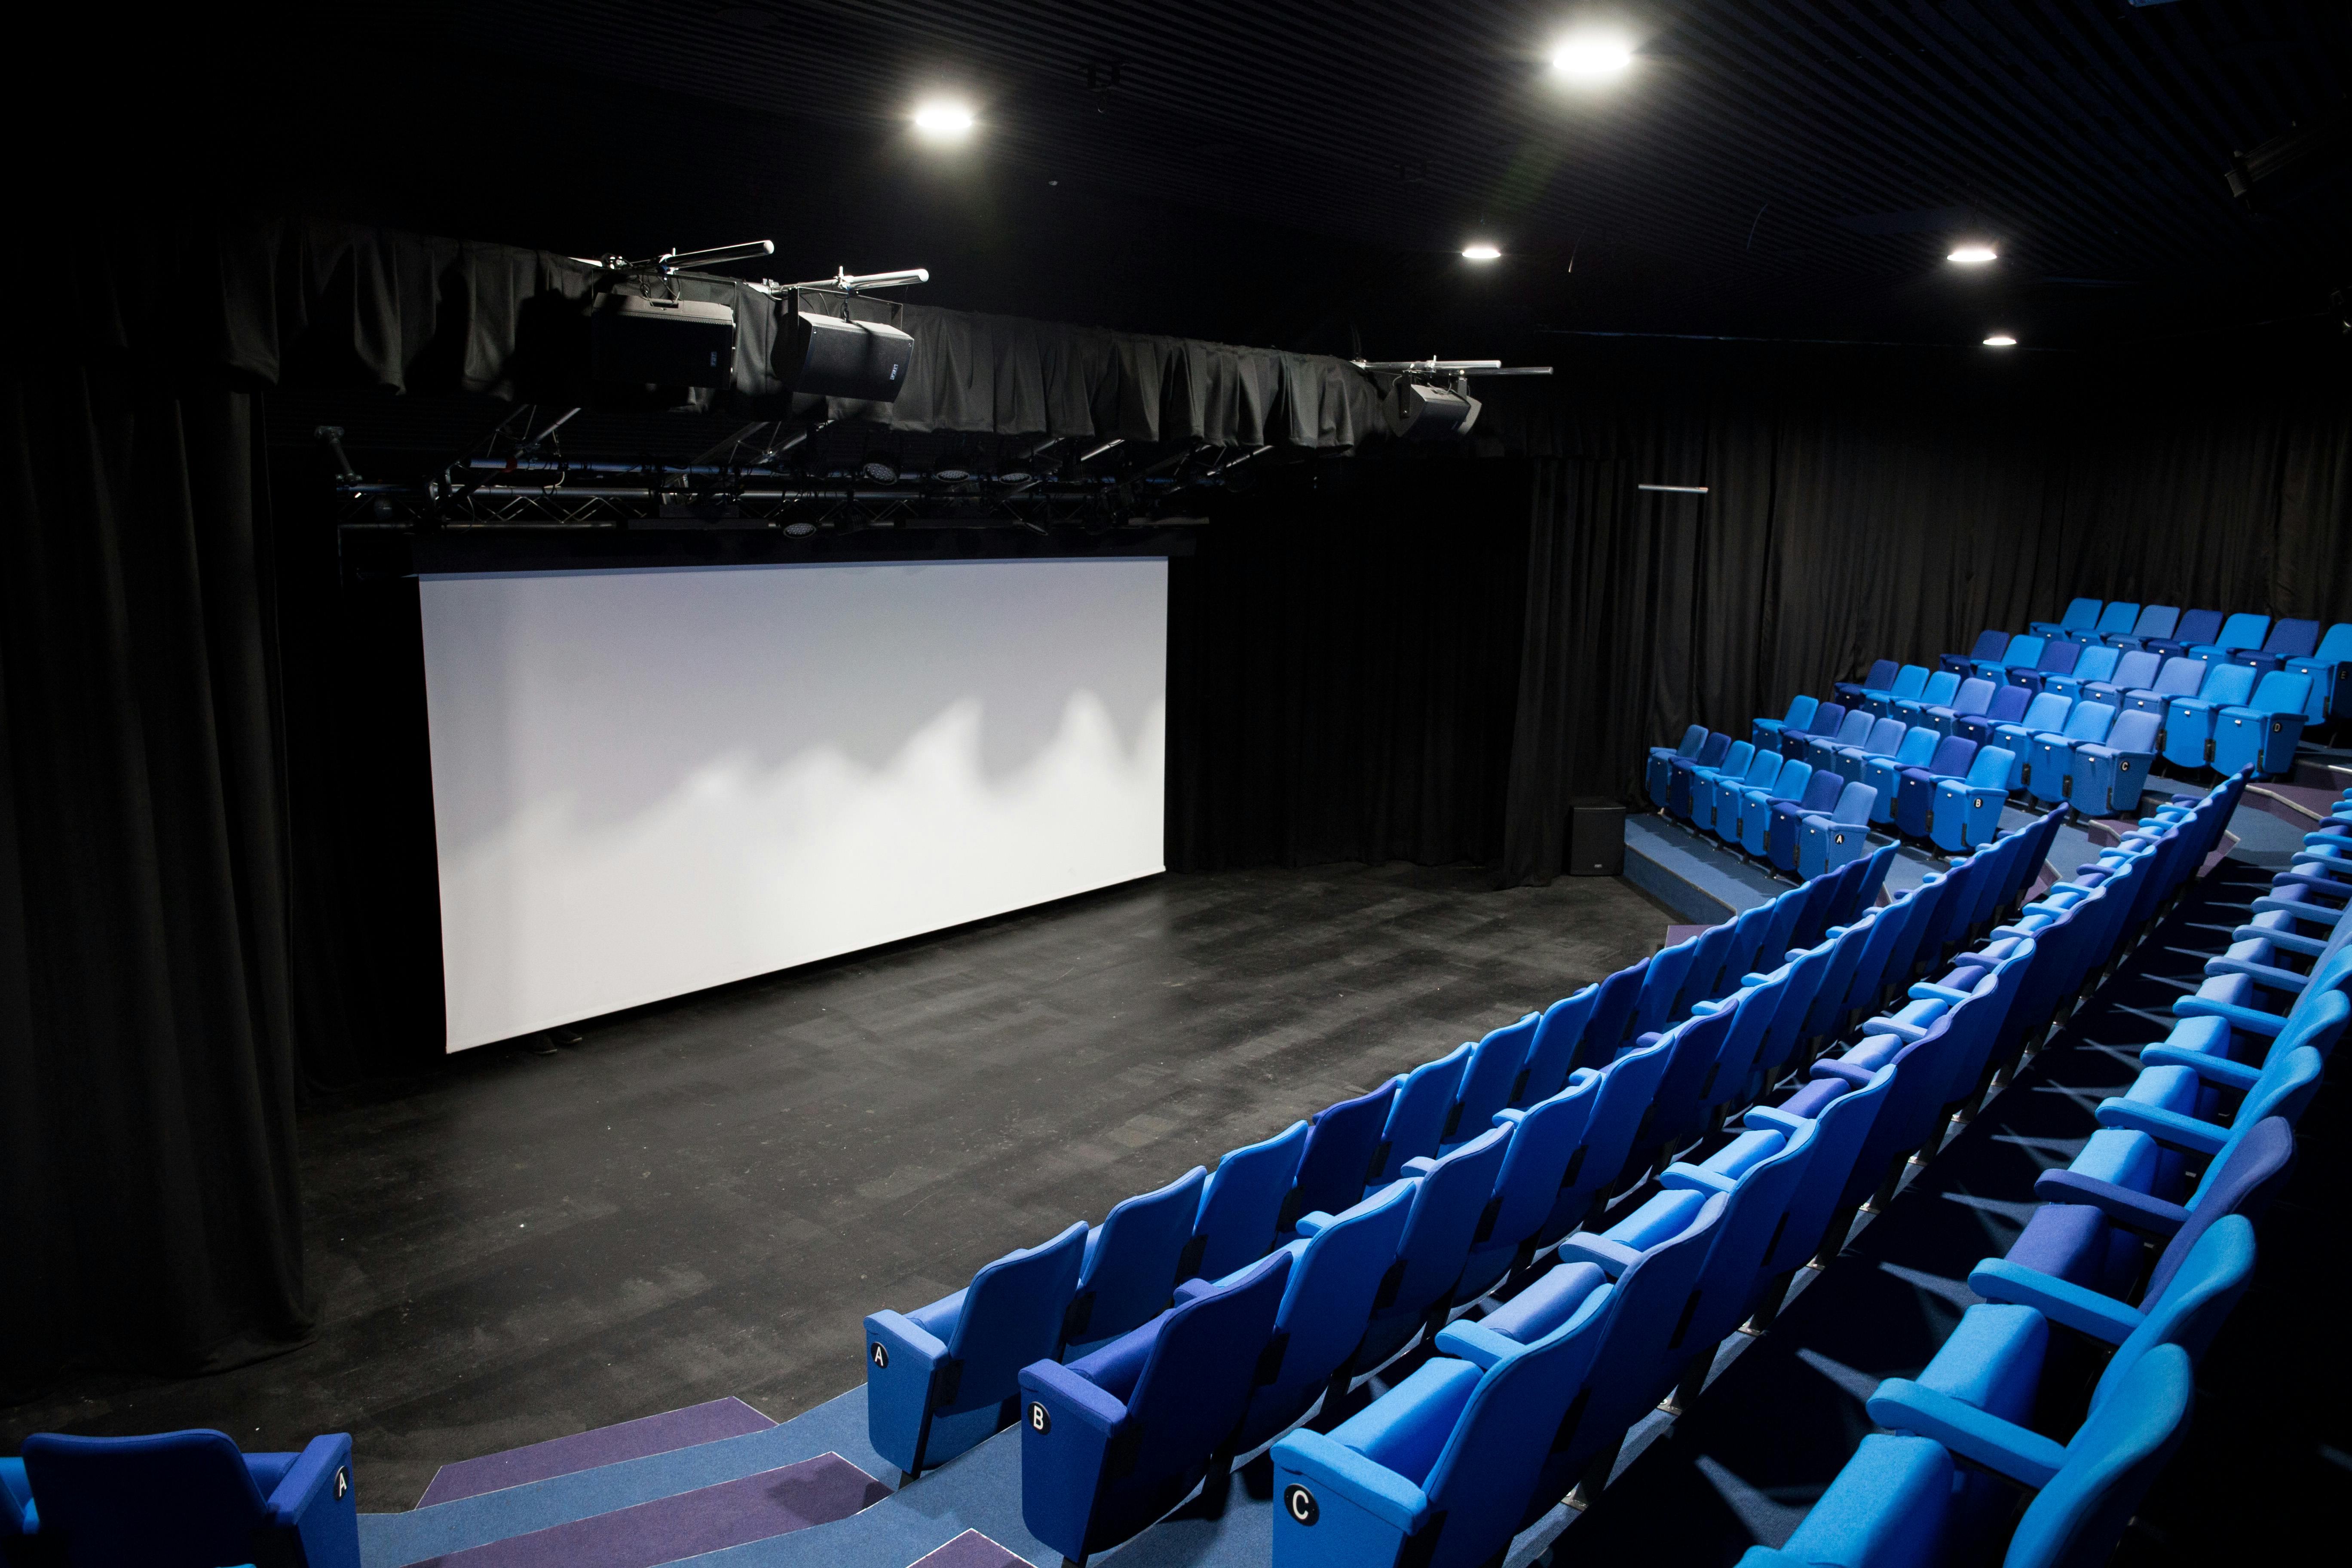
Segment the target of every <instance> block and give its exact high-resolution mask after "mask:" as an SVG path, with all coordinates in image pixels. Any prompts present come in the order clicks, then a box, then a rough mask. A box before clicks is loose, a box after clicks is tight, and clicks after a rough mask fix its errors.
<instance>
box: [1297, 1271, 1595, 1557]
mask: <svg viewBox="0 0 2352 1568" xmlns="http://www.w3.org/2000/svg"><path fill="white" fill-rule="evenodd" d="M1541 1284H1542V1286H1543V1289H1542V1291H1541V1294H1540V1297H1539V1299H1538V1300H1537V1301H1536V1302H1534V1303H1531V1305H1530V1309H1529V1310H1525V1311H1522V1312H1520V1313H1518V1314H1517V1316H1516V1317H1515V1318H1514V1319H1513V1320H1512V1321H1511V1322H1510V1324H1509V1325H1508V1326H1509V1327H1511V1328H1512V1329H1513V1330H1515V1331H1516V1332H1517V1338H1512V1337H1508V1336H1506V1335H1504V1334H1501V1333H1497V1332H1495V1331H1493V1330H1491V1329H1489V1328H1487V1327H1486V1325H1485V1324H1480V1323H1468V1322H1464V1323H1455V1324H1453V1325H1450V1326H1449V1327H1447V1328H1446V1329H1445V1330H1444V1331H1442V1332H1441V1333H1440V1334H1439V1335H1438V1345H1437V1348H1438V1350H1439V1352H1441V1353H1440V1354H1439V1355H1437V1356H1435V1357H1433V1358H1432V1359H1431V1360H1429V1361H1427V1362H1425V1363H1423V1364H1422V1365H1421V1366H1419V1367H1418V1368H1416V1369H1414V1371H1413V1373H1412V1375H1411V1376H1410V1377H1407V1378H1406V1379H1404V1381H1403V1382H1402V1383H1400V1384H1397V1386H1396V1387H1395V1388H1393V1389H1391V1390H1390V1391H1389V1392H1388V1393H1387V1394H1384V1395H1382V1396H1381V1398H1380V1399H1379V1400H1377V1401H1375V1402H1374V1403H1373V1404H1372V1405H1370V1406H1369V1407H1368V1408H1366V1409H1365V1410H1363V1411H1361V1412H1360V1413H1359V1414H1357V1415H1354V1416H1352V1417H1350V1418H1349V1420H1347V1421H1345V1422H1343V1423H1341V1424H1340V1425H1339V1426H1337V1427H1335V1428H1333V1429H1332V1431H1331V1432H1330V1433H1328V1435H1327V1434H1323V1433H1318V1432H1293V1433H1291V1434H1290V1435H1289V1436H1286V1437H1284V1438H1283V1439H1282V1441H1281V1442H1279V1443H1277V1444H1276V1445H1275V1447H1274V1455H1273V1458H1274V1469H1275V1489H1276V1497H1277V1498H1278V1499H1279V1500H1280V1504H1281V1506H1280V1507H1279V1508H1277V1509H1276V1517H1275V1522H1274V1542H1273V1558H1274V1561H1275V1562H1276V1563H1283V1564H1285V1565H1286V1568H1308V1565H1320V1564H1329V1565H1331V1568H1404V1565H1406V1564H1415V1565H1418V1568H1477V1565H1478V1564H1482V1563H1487V1562H1490V1561H1494V1560H1496V1559H1498V1558H1500V1557H1501V1556H1502V1554H1503V1553H1504V1552H1505V1551H1506V1550H1507V1549H1508V1547H1509V1545H1510V1542H1511V1537H1512V1536H1513V1535H1514V1534H1516V1533H1517V1531H1518V1530H1519V1528H1520V1521H1521V1520H1522V1519H1523V1518H1524V1516H1525V1515H1526V1513H1527V1511H1528V1507H1529V1503H1530V1500H1531V1499H1532V1497H1533V1495H1534V1492H1535V1487H1536V1478H1537V1473H1538V1470H1539V1469H1540V1468H1541V1466H1542V1461H1543V1446H1542V1444H1541V1443H1540V1442H1531V1441H1529V1439H1528V1435H1529V1434H1530V1433H1535V1434H1538V1435H1540V1434H1542V1433H1544V1432H1548V1431H1551V1430H1554V1429H1556V1428H1557V1427H1558V1426H1559V1425H1560V1422H1561V1419H1562V1417H1563V1415H1565V1413H1566V1412H1567V1410H1568V1408H1569V1406H1570V1403H1571V1402H1572V1401H1574V1400H1575V1399H1576V1397H1577V1395H1578V1392H1579V1390H1580V1389H1581V1388H1582V1387H1583V1385H1584V1383H1585V1380H1586V1378H1587V1376H1588V1374H1589V1373H1590V1372H1591V1366H1592V1363H1593V1361H1594V1358H1595V1356H1596V1354H1597V1353H1598V1352H1599V1350H1600V1348H1601V1343H1602V1341H1603V1339H1604V1338H1605V1337H1606V1335H1607V1334H1608V1332H1609V1329H1610V1325H1611V1324H1612V1321H1614V1314H1613V1312H1612V1307H1613V1305H1614V1300H1615V1297H1616V1294H1617V1289H1618V1287H1616V1286H1613V1285H1612V1284H1611V1283H1609V1281H1608V1279H1607V1277H1606V1276H1604V1275H1603V1274H1602V1273H1601V1270H1600V1269H1599V1268H1596V1267H1594V1266H1593V1265H1591V1264H1589V1263H1585V1264H1570V1265H1563V1266H1562V1267H1561V1268H1557V1269H1554V1270H1553V1271H1552V1273H1551V1274H1550V1275H1548V1276H1546V1278H1545V1279H1544V1280H1543V1281H1542V1282H1541ZM1515 1305H1516V1303H1515Z"/></svg>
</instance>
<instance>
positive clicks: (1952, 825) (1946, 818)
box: [1927, 746, 2017, 850]
mask: <svg viewBox="0 0 2352 1568" xmlns="http://www.w3.org/2000/svg"><path fill="white" fill-rule="evenodd" d="M2016 763H2017V756H2016V753H2015V752H2008V751H2004V750H2002V749H2001V748H2000V747H1999V746H1986V747H1984V748H1983V749H1982V750H1980V751H1979V752H1977V754H1976V755H1975V757H1974V758H1972V759H1970V761H1969V771H1968V772H1967V773H1965V774H1963V775H1962V776H1960V777H1959V778H1956V779H1938V780H1937V781H1936V788H1935V794H1934V795H1933V796H1932V797H1931V804H1930V805H1929V806H1928V808H1927V837H1929V838H1931V839H1933V840H1934V841H1935V844H1936V847H1937V848H1939V849H1951V850H1962V849H1973V848H1976V847H1978V846H1979V845H1982V844H1987V843H1990V841H1991V840H1992V839H1993V838H1994V837H1997V836H1998V835H1999V834H2000V808H2001V807H2002V806H2003V805H2007V804H2008V801H2009V775H2010V774H2011V772H2012V771H2014V769H2015V767H2016Z"/></svg>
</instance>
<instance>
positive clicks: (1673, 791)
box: [1663, 731, 1731, 821]
mask: <svg viewBox="0 0 2352 1568" xmlns="http://www.w3.org/2000/svg"><path fill="white" fill-rule="evenodd" d="M1730 752H1731V737H1730V736H1728V735H1725V734H1719V733H1717V732H1715V731H1708V733H1707V737H1706V740H1705V741H1704V742H1700V744H1699V748H1698V755H1696V756H1695V757H1682V756H1675V757H1668V758H1667V759H1666V795H1665V800H1664V803H1663V804H1664V806H1665V808H1666V815H1668V816H1679V817H1681V818H1683V819H1684V820H1685V821H1688V820H1689V818H1690V812H1691V802H1690V791H1691V780H1692V777H1693V776H1694V775H1695V774H1696V773H1697V771H1698V770H1699V769H1701V768H1716V767H1721V766H1722V765H1723V759H1724V758H1725V757H1726V756H1727V755H1729V754H1730Z"/></svg>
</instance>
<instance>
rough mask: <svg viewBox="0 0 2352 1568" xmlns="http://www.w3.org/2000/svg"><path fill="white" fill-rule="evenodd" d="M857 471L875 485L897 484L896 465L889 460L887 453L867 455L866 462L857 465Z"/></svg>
mask: <svg viewBox="0 0 2352 1568" xmlns="http://www.w3.org/2000/svg"><path fill="white" fill-rule="evenodd" d="M857 471H858V472H859V473H860V474H862V475H863V476H865V477H866V479H872V480H873V481H874V482H875V483H876V484H877V485H895V484H897V483H898V464H896V463H894V462H892V461H891V460H890V454H888V453H887V452H873V453H869V454H867V456H866V461H865V462H863V463H861V464H859V465H858V468H857Z"/></svg>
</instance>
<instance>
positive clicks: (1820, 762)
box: [1805, 708, 1877, 773]
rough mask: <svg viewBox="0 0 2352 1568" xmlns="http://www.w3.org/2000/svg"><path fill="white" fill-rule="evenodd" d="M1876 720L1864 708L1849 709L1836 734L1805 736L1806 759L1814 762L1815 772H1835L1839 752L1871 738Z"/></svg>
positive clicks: (1839, 723)
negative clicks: (1872, 727)
mask: <svg viewBox="0 0 2352 1568" xmlns="http://www.w3.org/2000/svg"><path fill="white" fill-rule="evenodd" d="M1876 722H1877V721H1876V720H1874V718H1872V717H1871V715H1870V714H1869V713H1868V712H1867V711H1865V710H1863V709H1860V708H1854V709H1849V710H1847V712H1846V716H1845V717H1844V718H1843V719H1841V720H1839V721H1838V727H1837V731H1836V732H1835V733H1834V734H1829V735H1809V736H1807V737H1806V738H1805V761H1807V762H1809V763H1812V764H1813V771H1814V772H1815V773H1821V772H1822V771H1823V770H1827V771H1829V772H1831V773H1835V772H1836V771H1837V764H1838V753H1839V752H1842V751H1844V750H1846V749H1848V748H1849V747H1854V746H1859V745H1861V744H1862V743H1863V742H1864V741H1867V740H1869V739H1870V731H1871V726H1872V725H1874V724H1875V723H1876Z"/></svg>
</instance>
